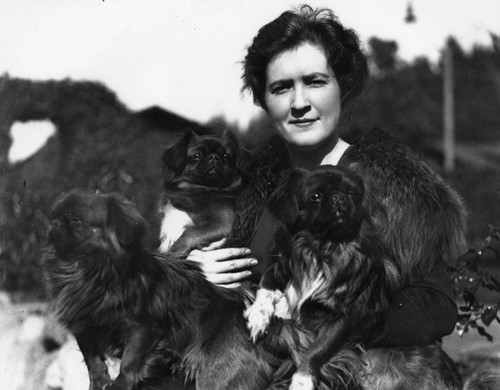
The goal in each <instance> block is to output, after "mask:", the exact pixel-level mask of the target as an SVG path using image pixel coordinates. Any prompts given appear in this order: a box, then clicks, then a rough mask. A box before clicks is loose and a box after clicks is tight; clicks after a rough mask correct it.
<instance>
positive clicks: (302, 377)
mask: <svg viewBox="0 0 500 390" xmlns="http://www.w3.org/2000/svg"><path fill="white" fill-rule="evenodd" d="M314 382H315V381H314V379H313V377H312V376H311V375H308V374H303V373H301V372H296V373H295V374H293V377H292V383H291V384H290V387H289V388H288V389H289V390H314V386H315V383H314Z"/></svg>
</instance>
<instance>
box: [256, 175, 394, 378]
mask: <svg viewBox="0 0 500 390" xmlns="http://www.w3.org/2000/svg"><path fill="white" fill-rule="evenodd" d="M365 186H366V183H365V182H363V180H362V179H361V177H360V176H358V174H356V173H354V172H353V171H350V170H346V169H343V168H335V167H326V166H323V167H320V168H318V169H316V170H314V171H305V170H299V169H295V170H292V171H290V173H289V174H288V175H287V176H286V177H285V178H284V179H283V182H282V183H281V184H280V185H279V186H278V188H277V190H276V191H275V192H274V193H273V195H272V196H271V198H270V200H269V204H268V207H269V209H270V211H271V212H272V213H273V214H274V215H275V216H276V217H277V218H278V220H279V221H280V227H279V228H278V230H277V233H276V243H275V252H276V256H277V261H276V263H274V264H273V265H272V267H271V268H270V269H269V270H268V271H266V273H265V274H264V276H263V278H262V280H261V283H260V289H262V291H274V290H280V291H282V292H284V294H285V296H286V297H287V302H288V304H289V306H290V312H291V316H292V318H293V319H295V320H296V321H298V322H299V323H300V324H301V325H302V326H304V327H305V328H306V329H309V330H311V331H312V332H313V334H315V335H316V337H317V338H318V340H317V341H315V342H312V343H311V346H310V348H309V349H305V348H304V349H303V350H302V351H300V353H299V355H298V356H297V359H296V360H298V362H297V363H298V372H303V373H304V374H305V375H310V376H312V377H313V378H314V380H315V381H317V380H318V378H315V377H316V376H318V375H319V374H320V372H321V368H322V367H323V365H324V364H325V363H327V362H329V361H330V362H331V363H330V367H331V368H332V370H331V372H330V373H332V372H333V375H332V376H330V377H329V378H328V379H327V378H325V377H323V378H322V381H323V382H327V383H328V386H329V388H332V386H335V383H336V380H337V383H336V386H338V387H339V388H341V387H342V386H345V384H344V382H345V379H342V378H345V375H343V374H344V371H343V370H342V369H339V370H337V373H335V372H334V371H335V366H336V365H337V366H338V367H342V366H343V364H341V363H340V362H341V361H342V359H340V356H341V355H342V354H340V355H337V354H338V353H339V351H346V350H347V349H343V347H344V346H345V345H346V343H348V342H353V341H361V340H363V339H364V338H367V337H370V336H371V335H373V334H374V332H375V331H376V328H377V326H379V325H380V323H381V322H382V320H383V319H384V316H385V312H386V310H387V307H388V305H389V298H390V296H391V294H392V293H393V292H395V291H396V290H397V288H398V287H399V281H400V276H399V272H398V266H397V265H396V263H395V262H394V261H393V259H392V257H391V253H390V252H389V251H388V250H387V248H386V247H385V246H384V244H383V242H382V241H381V240H380V238H379V236H378V233H377V231H376V230H375V229H374V228H373V224H372V222H371V211H372V210H374V209H375V208H376V205H374V204H373V202H374V201H375V200H374V198H372V197H370V196H369V194H368V193H369V190H368V189H367V188H366V187H365ZM260 296H263V295H261V294H259V293H257V300H256V303H255V304H254V305H253V306H252V307H251V308H250V309H248V310H247V312H246V316H247V317H248V324H249V327H250V329H251V331H252V335H253V336H254V338H255V337H256V336H258V335H259V334H262V329H261V325H259V323H260V322H259V321H261V310H262V309H263V308H264V307H265V306H259V305H260V302H261V301H260V299H259V297H260ZM264 299H265V298H264ZM265 310H267V309H265ZM272 314H273V313H272V310H271V312H270V313H269V312H266V315H272ZM265 323H267V321H266V320H265V319H264V322H263V324H265ZM319 345H322V346H321V347H320V346H319ZM349 356H351V357H352V356H357V355H349ZM337 358H338V359H339V360H337ZM357 364H359V359H353V360H352V361H351V363H350V364H347V367H351V366H356V365H357Z"/></svg>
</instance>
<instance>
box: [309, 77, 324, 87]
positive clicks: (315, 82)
mask: <svg viewBox="0 0 500 390" xmlns="http://www.w3.org/2000/svg"><path fill="white" fill-rule="evenodd" d="M307 84H308V85H311V86H313V87H321V86H323V85H325V84H326V81H325V80H322V79H313V80H310V81H309V82H308V83H307Z"/></svg>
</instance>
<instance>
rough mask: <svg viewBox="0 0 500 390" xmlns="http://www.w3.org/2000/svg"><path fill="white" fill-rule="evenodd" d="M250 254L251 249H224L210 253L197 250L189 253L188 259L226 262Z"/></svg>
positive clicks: (203, 261)
mask: <svg viewBox="0 0 500 390" xmlns="http://www.w3.org/2000/svg"><path fill="white" fill-rule="evenodd" d="M249 254H250V249H248V248H222V249H215V250H213V251H208V252H207V251H200V250H197V249H195V250H192V251H191V252H190V253H189V255H188V257H187V259H188V260H194V261H199V262H202V263H205V262H210V261H226V260H229V259H233V258H238V257H245V256H248V255H249Z"/></svg>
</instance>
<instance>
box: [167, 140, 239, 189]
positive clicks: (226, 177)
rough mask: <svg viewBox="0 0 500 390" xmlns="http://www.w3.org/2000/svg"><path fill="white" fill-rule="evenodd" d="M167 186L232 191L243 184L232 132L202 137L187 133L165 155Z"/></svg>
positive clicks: (237, 151)
mask: <svg viewBox="0 0 500 390" xmlns="http://www.w3.org/2000/svg"><path fill="white" fill-rule="evenodd" d="M163 163H164V171H165V177H164V179H165V186H166V187H167V188H169V187H171V186H172V185H174V186H178V187H180V188H190V187H192V186H201V187H212V188H219V189H226V188H231V187H233V186H237V185H238V184H239V183H240V182H241V175H240V168H241V164H242V156H241V150H240V147H239V144H238V142H237V140H236V138H235V137H234V135H232V133H230V132H225V133H224V135H223V136H221V137H217V136H212V135H203V136H199V135H197V134H195V133H193V132H191V131H187V132H186V133H185V134H184V136H183V137H181V138H180V139H179V140H178V141H177V142H176V143H175V144H174V145H172V146H171V147H170V148H168V149H167V150H166V151H165V152H164V154H163Z"/></svg>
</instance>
